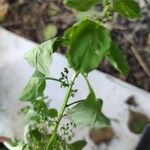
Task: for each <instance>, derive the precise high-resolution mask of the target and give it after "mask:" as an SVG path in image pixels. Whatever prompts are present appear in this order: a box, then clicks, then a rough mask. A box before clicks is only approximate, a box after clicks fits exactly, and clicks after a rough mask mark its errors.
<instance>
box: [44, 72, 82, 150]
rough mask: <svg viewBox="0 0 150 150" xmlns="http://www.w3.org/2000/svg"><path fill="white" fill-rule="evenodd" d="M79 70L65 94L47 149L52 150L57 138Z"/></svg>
mask: <svg viewBox="0 0 150 150" xmlns="http://www.w3.org/2000/svg"><path fill="white" fill-rule="evenodd" d="M78 74H79V73H78V72H76V73H75V74H74V75H73V78H72V80H71V83H70V85H69V87H68V89H67V92H66V96H65V99H64V102H63V104H62V107H61V110H60V113H59V115H58V118H57V121H56V124H55V127H54V130H53V132H52V135H51V137H50V139H49V141H48V144H47V146H46V150H50V146H51V145H52V144H53V141H54V140H55V138H56V136H57V129H58V126H59V123H60V121H61V119H62V117H63V114H64V112H65V108H66V106H67V103H68V100H69V98H70V93H71V89H72V86H73V85H74V81H75V79H76V77H77V76H78Z"/></svg>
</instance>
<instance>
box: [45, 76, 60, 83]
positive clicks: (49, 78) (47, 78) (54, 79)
mask: <svg viewBox="0 0 150 150" xmlns="http://www.w3.org/2000/svg"><path fill="white" fill-rule="evenodd" d="M45 79H46V80H53V81H57V82H61V81H60V80H59V79H56V78H51V77H46V78H45Z"/></svg>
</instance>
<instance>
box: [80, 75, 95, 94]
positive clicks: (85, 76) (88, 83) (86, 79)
mask: <svg viewBox="0 0 150 150" xmlns="http://www.w3.org/2000/svg"><path fill="white" fill-rule="evenodd" d="M82 75H83V77H84V78H85V81H86V83H87V85H88V87H89V90H90V91H93V88H92V87H91V84H90V82H89V80H88V78H87V75H85V74H82Z"/></svg>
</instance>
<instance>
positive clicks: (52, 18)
mask: <svg viewBox="0 0 150 150" xmlns="http://www.w3.org/2000/svg"><path fill="white" fill-rule="evenodd" d="M2 6H3V8H2ZM148 10H150V2H149V3H147V4H146V7H143V8H142V13H143V18H142V19H141V20H139V21H135V22H129V21H127V20H125V19H123V18H121V17H120V16H117V17H116V18H115V19H114V21H115V28H113V29H112V35H113V37H114V39H117V40H118V43H119V44H120V46H121V47H122V48H123V49H124V53H125V54H126V56H127V59H128V63H129V67H130V73H129V75H128V76H127V77H121V76H120V75H119V73H118V72H117V71H115V70H114V69H113V68H112V67H111V66H110V65H109V64H108V63H107V62H106V61H104V62H103V63H102V64H101V66H100V67H99V68H98V69H100V70H101V71H103V72H106V73H109V74H111V75H113V76H116V77H118V78H120V79H122V80H125V81H127V82H129V83H131V84H133V85H136V86H138V87H140V88H143V89H145V90H147V91H150V28H149V27H150V13H149V11H148ZM75 21H76V17H75V15H74V13H73V12H72V11H71V10H69V9H67V8H65V7H64V6H63V4H62V2H61V0H32V1H31V0H8V1H6V0H0V25H1V26H2V27H4V28H6V29H8V30H10V31H12V32H14V33H16V34H18V35H21V36H23V37H25V38H27V39H31V40H33V41H35V42H38V43H40V42H42V41H44V40H46V39H47V38H51V37H54V36H57V35H59V36H60V35H62V34H63V32H64V30H65V29H66V28H67V27H69V26H71V25H72V24H73V23H74V22H75ZM116 26H117V28H116ZM47 33H50V34H47ZM61 52H62V53H64V50H62V51H61ZM137 58H138V59H137ZM141 66H142V67H141ZM143 68H144V69H143Z"/></svg>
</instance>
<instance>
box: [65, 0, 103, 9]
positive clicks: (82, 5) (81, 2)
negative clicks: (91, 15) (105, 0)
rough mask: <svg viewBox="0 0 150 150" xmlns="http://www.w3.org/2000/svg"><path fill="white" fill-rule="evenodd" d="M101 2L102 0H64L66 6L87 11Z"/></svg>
mask: <svg viewBox="0 0 150 150" xmlns="http://www.w3.org/2000/svg"><path fill="white" fill-rule="evenodd" d="M99 2H101V0H64V4H65V5H66V6H68V7H71V8H74V9H77V10H79V11H87V10H89V9H90V8H91V7H93V6H94V5H96V4H98V3H99Z"/></svg>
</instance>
